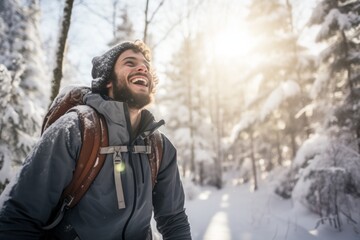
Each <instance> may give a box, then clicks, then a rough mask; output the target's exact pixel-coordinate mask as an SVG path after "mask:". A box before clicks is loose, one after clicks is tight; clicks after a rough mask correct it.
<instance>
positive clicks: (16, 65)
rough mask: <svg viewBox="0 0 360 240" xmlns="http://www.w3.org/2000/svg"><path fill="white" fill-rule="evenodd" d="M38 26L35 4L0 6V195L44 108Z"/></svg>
mask: <svg viewBox="0 0 360 240" xmlns="http://www.w3.org/2000/svg"><path fill="white" fill-rule="evenodd" d="M38 25H39V3H38V1H35V0H34V1H30V2H29V3H28V4H20V2H19V1H17V0H16V1H1V2H0V38H1V42H0V52H1V53H2V54H1V56H0V63H1V64H0V85H1V87H0V95H1V101H0V111H1V113H2V116H1V117H0V129H1V131H0V176H1V178H0V191H2V190H3V188H4V186H5V184H6V183H7V182H8V180H9V179H10V178H11V176H12V175H13V174H14V173H15V170H16V168H17V167H18V166H19V165H21V164H22V161H23V159H24V158H25V156H26V155H27V154H28V153H29V151H30V149H31V147H32V146H33V144H34V143H35V141H36V139H37V136H38V135H39V131H40V127H41V125H40V124H41V122H42V116H43V115H44V111H45V109H46V107H47V101H46V100H45V101H44V96H45V97H46V96H48V92H49V90H48V89H49V85H48V84H46V77H45V69H44V66H45V64H44V63H43V52H42V49H41V47H40V46H41V44H40V40H39V32H38ZM46 99H47V98H46Z"/></svg>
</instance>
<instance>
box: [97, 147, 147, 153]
mask: <svg viewBox="0 0 360 240" xmlns="http://www.w3.org/2000/svg"><path fill="white" fill-rule="evenodd" d="M116 152H117V153H121V152H131V153H144V154H150V153H151V146H150V145H135V146H132V147H129V146H109V147H101V148H100V154H111V153H116Z"/></svg>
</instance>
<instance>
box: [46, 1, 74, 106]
mask: <svg viewBox="0 0 360 240" xmlns="http://www.w3.org/2000/svg"><path fill="white" fill-rule="evenodd" d="M73 3H74V0H66V1H65V6H64V15H63V20H62V24H61V31H60V36H59V40H58V48H57V50H56V63H55V68H54V70H53V80H52V83H51V97H50V102H52V101H53V100H54V99H55V97H56V95H58V93H59V89H60V84H61V79H62V71H63V69H62V67H63V61H64V51H65V45H66V40H67V35H68V32H69V28H70V23H71V12H72V8H73Z"/></svg>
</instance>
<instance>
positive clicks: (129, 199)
mask: <svg viewBox="0 0 360 240" xmlns="http://www.w3.org/2000/svg"><path fill="white" fill-rule="evenodd" d="M92 63H93V69H92V77H93V78H94V81H93V85H92V93H89V94H87V95H85V97H84V99H83V100H84V102H85V103H86V104H87V105H89V106H91V107H93V108H95V109H96V110H97V111H98V112H99V113H100V114H102V115H103V116H105V118H106V122H107V126H108V134H109V145H110V146H122V145H126V146H132V145H144V140H143V139H142V138H141V137H140V136H142V135H143V134H145V133H151V132H153V131H155V130H156V129H157V128H158V127H159V126H160V125H161V124H162V123H163V121H160V122H155V120H154V117H153V116H152V114H151V113H150V112H149V111H147V110H145V109H144V107H145V106H146V105H148V104H149V103H150V102H151V100H152V97H153V94H154V91H155V86H156V83H157V81H156V77H155V74H154V72H153V69H152V66H151V63H150V51H149V50H148V48H147V47H146V45H145V44H144V43H142V42H141V41H135V42H124V43H121V44H119V45H117V46H115V47H113V48H112V49H110V50H109V51H107V52H106V53H104V54H103V55H102V56H99V57H95V58H94V59H93V62H92ZM80 147H81V133H80V128H79V119H78V116H77V114H76V113H75V112H70V113H67V114H65V115H63V116H62V117H60V118H59V119H58V120H57V121H56V122H55V123H54V124H52V125H51V126H50V127H49V128H48V129H47V130H46V131H45V132H44V134H43V136H42V138H41V139H40V141H39V143H38V144H37V145H36V146H35V148H34V149H33V151H32V152H31V153H30V155H29V156H28V157H27V159H26V161H25V164H24V166H23V168H22V170H21V172H20V174H19V177H18V179H17V181H16V182H15V183H14V185H13V186H12V188H11V191H10V192H9V196H8V200H6V201H5V202H4V205H3V208H2V210H1V212H0V239H41V238H42V237H44V231H43V230H42V227H43V226H45V225H46V224H47V223H49V221H50V216H51V214H52V212H53V211H54V209H56V206H57V204H58V202H59V199H60V196H61V193H62V191H63V189H64V188H65V187H66V186H67V184H68V183H69V182H70V180H71V179H72V173H73V171H74V169H75V163H76V159H77V156H78V155H77V154H78V153H79V149H80ZM122 157H123V162H124V163H125V164H124V166H123V167H122V169H121V170H120V171H121V182H122V184H121V185H122V189H121V190H119V188H118V186H117V185H116V183H115V180H114V178H115V176H114V174H113V172H114V165H113V161H112V160H113V159H112V158H113V155H112V154H109V155H108V156H107V158H106V161H105V163H104V166H103V167H102V169H101V170H100V172H99V174H98V176H97V177H96V178H95V180H94V182H93V183H92V185H91V186H90V188H89V190H88V191H87V192H86V194H85V195H84V196H83V197H82V199H81V200H80V202H79V203H78V204H77V205H76V206H75V207H74V208H72V209H70V210H68V211H66V212H65V215H64V217H63V218H62V221H61V222H60V224H58V225H57V226H56V227H55V228H54V229H52V230H51V231H50V235H51V238H52V239H85V240H88V239H89V240H91V239H96V240H100V239H101V240H105V239H123V240H125V239H129V240H137V239H139V240H142V239H149V237H150V236H149V232H151V231H149V229H150V219H151V215H152V210H154V218H155V220H156V222H157V228H158V230H159V232H160V233H161V234H162V236H163V239H172V240H173V239H191V235H190V226H189V223H188V220H187V216H186V214H185V211H184V192H183V188H182V184H181V182H180V178H179V173H178V169H177V162H176V150H175V148H174V147H173V145H172V144H171V143H170V141H169V140H168V139H167V138H166V137H165V136H164V135H163V158H162V161H161V166H160V169H159V173H158V175H157V183H156V184H155V187H154V189H153V187H152V181H151V170H150V167H149V162H148V161H147V155H146V154H133V153H130V154H129V153H123V155H122ZM119 192H120V195H123V198H124V201H123V202H121V203H119ZM3 197H4V196H3Z"/></svg>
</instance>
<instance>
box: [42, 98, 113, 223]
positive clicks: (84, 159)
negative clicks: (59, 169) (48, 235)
mask: <svg viewBox="0 0 360 240" xmlns="http://www.w3.org/2000/svg"><path fill="white" fill-rule="evenodd" d="M69 111H75V112H76V113H77V114H78V116H79V121H80V131H81V137H82V145H81V149H80V153H79V157H78V159H77V163H76V166H75V170H74V174H73V177H72V180H71V182H70V183H69V185H68V186H67V187H66V188H65V190H64V191H63V193H62V196H61V200H60V203H59V207H58V209H57V210H56V211H57V212H56V216H55V218H54V219H53V220H52V221H51V223H50V224H48V225H47V226H45V227H43V229H44V230H49V229H52V228H54V227H55V226H56V225H57V224H58V223H59V222H60V221H61V219H62V217H63V215H64V211H65V210H66V209H69V208H72V207H74V206H75V205H76V204H77V203H78V202H79V201H80V199H81V198H82V197H83V196H84V194H85V193H86V191H87V190H88V189H89V187H90V185H91V183H92V182H93V181H94V179H95V178H96V176H97V175H98V173H99V172H100V170H101V168H102V167H103V165H104V162H105V158H106V155H103V154H100V147H107V146H108V145H109V142H108V141H109V140H108V130H107V124H106V120H105V118H104V116H102V115H101V114H99V113H97V112H96V110H95V109H93V108H92V107H90V106H87V105H78V106H76V107H73V108H72V109H70V110H69Z"/></svg>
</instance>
